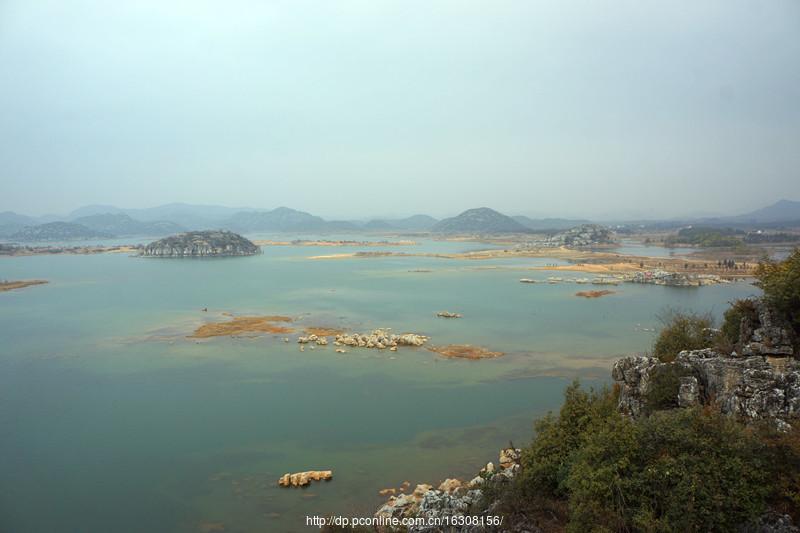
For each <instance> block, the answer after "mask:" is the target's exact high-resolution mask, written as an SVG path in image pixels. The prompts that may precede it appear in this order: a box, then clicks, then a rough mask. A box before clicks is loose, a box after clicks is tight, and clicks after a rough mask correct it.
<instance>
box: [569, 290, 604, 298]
mask: <svg viewBox="0 0 800 533" xmlns="http://www.w3.org/2000/svg"><path fill="white" fill-rule="evenodd" d="M608 294H614V291H580V292H576V293H575V296H581V297H583V298H600V297H601V296H606V295H608Z"/></svg>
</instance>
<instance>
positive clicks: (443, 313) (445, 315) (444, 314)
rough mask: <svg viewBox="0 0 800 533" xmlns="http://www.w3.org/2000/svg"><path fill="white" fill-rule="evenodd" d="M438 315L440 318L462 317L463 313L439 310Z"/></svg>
mask: <svg viewBox="0 0 800 533" xmlns="http://www.w3.org/2000/svg"><path fill="white" fill-rule="evenodd" d="M436 316H438V317H439V318H461V317H462V316H463V315H462V314H461V313H451V312H450V311H439V312H438V313H436Z"/></svg>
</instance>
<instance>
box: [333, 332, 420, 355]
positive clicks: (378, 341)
mask: <svg viewBox="0 0 800 533" xmlns="http://www.w3.org/2000/svg"><path fill="white" fill-rule="evenodd" d="M426 342H428V337H426V336H424V335H417V334H415V333H403V334H402V335H396V334H394V333H390V332H389V330H388V329H376V330H374V331H373V332H372V333H370V334H368V335H365V334H360V333H353V334H349V333H345V334H342V335H337V336H336V340H335V341H334V344H335V345H336V346H352V347H354V348H377V349H378V350H383V349H384V348H389V349H390V350H392V351H396V350H397V347H398V346H422V345H423V344H425V343H426Z"/></svg>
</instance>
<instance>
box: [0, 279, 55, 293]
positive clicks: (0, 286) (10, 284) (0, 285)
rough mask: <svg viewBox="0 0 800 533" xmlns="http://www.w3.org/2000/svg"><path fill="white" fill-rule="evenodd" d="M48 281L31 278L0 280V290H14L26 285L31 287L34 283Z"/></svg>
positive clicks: (39, 283)
mask: <svg viewBox="0 0 800 533" xmlns="http://www.w3.org/2000/svg"><path fill="white" fill-rule="evenodd" d="M47 283H50V282H49V281H47V280H44V279H31V280H21V281H0V292H6V291H14V290H18V289H24V288H26V287H33V286H35V285H45V284H47Z"/></svg>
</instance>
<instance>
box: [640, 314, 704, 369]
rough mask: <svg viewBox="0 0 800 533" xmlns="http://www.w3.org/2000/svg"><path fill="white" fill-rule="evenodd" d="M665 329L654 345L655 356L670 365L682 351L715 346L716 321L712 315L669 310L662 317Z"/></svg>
mask: <svg viewBox="0 0 800 533" xmlns="http://www.w3.org/2000/svg"><path fill="white" fill-rule="evenodd" d="M660 318H661V322H662V323H663V324H664V327H663V328H662V329H661V332H660V333H659V334H658V338H657V339H656V341H655V344H654V345H653V355H654V356H655V357H658V359H659V360H661V361H662V362H664V363H670V362H672V361H674V360H675V357H676V356H677V355H678V353H680V352H681V351H682V350H700V349H702V348H710V347H711V346H713V344H714V330H713V325H714V320H713V319H712V318H711V315H710V314H702V315H701V314H696V313H684V312H679V311H675V310H668V311H667V312H666V313H665V314H663V315H662V316H661V317H660Z"/></svg>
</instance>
